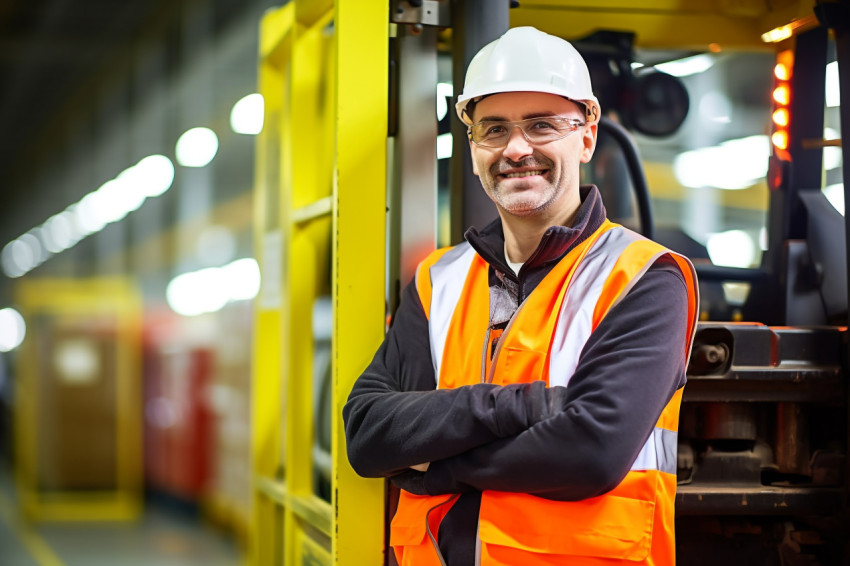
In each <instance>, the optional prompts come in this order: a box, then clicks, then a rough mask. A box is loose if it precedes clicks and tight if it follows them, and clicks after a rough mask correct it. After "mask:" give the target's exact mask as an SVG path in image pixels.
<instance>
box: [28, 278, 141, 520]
mask: <svg viewBox="0 0 850 566" xmlns="http://www.w3.org/2000/svg"><path fill="white" fill-rule="evenodd" d="M16 300H17V302H18V304H19V306H20V308H21V311H22V313H23V314H24V316H25V317H26V319H27V320H28V321H30V328H29V331H28V334H29V336H28V338H27V339H26V340H25V341H24V343H23V345H22V350H21V352H20V358H19V360H18V362H19V364H18V368H19V375H20V381H19V382H18V387H17V405H16V411H15V435H16V436H15V441H16V460H15V476H16V482H17V487H18V490H17V493H18V502H19V506H20V508H21V510H22V511H23V513H24V515H25V516H26V517H27V518H29V519H32V520H37V521H80V520H83V521H85V520H98V521H103V520H127V519H133V518H136V517H137V516H138V515H139V513H140V511H141V508H142V458H141V455H142V432H141V409H140V407H141V404H140V403H139V399H141V395H142V387H141V355H140V354H141V298H140V297H139V294H138V292H137V291H136V289H135V288H134V287H133V286H132V285H131V284H130V283H129V282H128V281H126V280H124V279H82V280H55V279H33V280H25V281H22V282H21V283H20V284H19V286H18V288H17V289H16Z"/></svg>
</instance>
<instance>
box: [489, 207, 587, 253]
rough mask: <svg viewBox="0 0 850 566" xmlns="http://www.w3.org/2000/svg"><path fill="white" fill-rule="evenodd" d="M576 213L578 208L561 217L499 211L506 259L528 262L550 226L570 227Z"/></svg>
mask: <svg viewBox="0 0 850 566" xmlns="http://www.w3.org/2000/svg"><path fill="white" fill-rule="evenodd" d="M577 212H578V208H576V209H574V210H570V211H569V212H567V213H564V214H561V215H552V214H536V215H533V216H514V215H512V214H509V213H506V212H504V211H502V210H500V211H499V215H500V216H501V218H502V229H503V230H504V232H505V251H506V252H507V255H508V259H509V260H510V261H512V262H517V263H519V262H522V263H525V262H526V261H528V258H530V257H531V254H533V253H534V250H536V249H537V246H539V245H540V240H541V239H542V238H543V234H545V233H546V230H548V229H549V228H550V227H551V226H571V225H572V223H573V220H575V216H576V213H577Z"/></svg>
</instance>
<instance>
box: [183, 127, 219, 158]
mask: <svg viewBox="0 0 850 566" xmlns="http://www.w3.org/2000/svg"><path fill="white" fill-rule="evenodd" d="M217 152H218V136H216V135H215V132H213V131H212V130H211V129H209V128H192V129H190V130H186V131H185V132H183V135H182V136H180V138H178V140H177V145H176V147H175V153H176V156H177V163H179V164H180V165H182V166H183V167H204V166H205V165H207V164H209V162H210V161H212V160H213V158H214V157H215V154H216V153H217Z"/></svg>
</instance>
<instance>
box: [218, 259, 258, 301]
mask: <svg viewBox="0 0 850 566" xmlns="http://www.w3.org/2000/svg"><path fill="white" fill-rule="evenodd" d="M221 271H222V275H223V276H224V283H225V285H226V286H227V289H228V298H229V300H230V301H247V300H250V299H253V298H254V297H256V296H257V293H259V292H260V266H259V265H258V264H257V261H256V260H255V259H253V258H244V259H237V260H236V261H234V262H231V263H229V264H227V265H225V266H224V267H222V268H221Z"/></svg>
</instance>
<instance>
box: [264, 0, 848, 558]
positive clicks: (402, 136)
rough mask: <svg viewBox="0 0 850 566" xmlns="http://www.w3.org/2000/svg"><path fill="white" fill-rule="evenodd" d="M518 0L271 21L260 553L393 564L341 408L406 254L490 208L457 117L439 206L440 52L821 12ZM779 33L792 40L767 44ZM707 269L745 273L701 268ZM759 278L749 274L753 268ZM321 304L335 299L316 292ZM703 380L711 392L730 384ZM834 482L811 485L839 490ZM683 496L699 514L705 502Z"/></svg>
mask: <svg viewBox="0 0 850 566" xmlns="http://www.w3.org/2000/svg"><path fill="white" fill-rule="evenodd" d="M510 4H514V3H512V2H508V0H504V1H501V0H469V1H466V2H449V1H448V0H436V1H427V0H425V1H417V2H413V1H411V0H361V1H358V2H354V1H350V0H337V1H336V2H335V3H334V2H331V1H328V0H325V1H322V0H292V1H290V2H289V3H287V4H286V5H285V6H283V7H282V8H279V9H276V10H273V11H270V12H269V13H267V14H266V16H265V17H264V18H263V21H262V24H261V45H260V91H261V93H262V94H263V96H264V99H265V105H266V106H265V127H264V130H263V132H262V134H261V136H260V138H259V142H258V148H257V149H258V154H257V155H258V157H257V169H256V190H255V207H256V209H255V218H256V235H255V243H256V250H257V257H258V261H259V262H260V266H261V270H262V273H263V283H262V290H261V292H260V295H259V297H258V300H257V304H256V322H255V333H256V339H255V353H254V368H253V384H252V390H253V392H252V401H253V407H252V418H253V422H252V430H253V435H252V436H253V447H252V453H253V464H252V465H253V472H254V506H255V509H254V522H253V525H252V541H251V543H252V544H251V563H252V564H255V565H258V566H267V565H268V566H273V565H286V566H292V565H295V564H305V565H306V564H309V565H330V564H334V565H343V566H355V565H361V564H370V565H372V564H387V563H392V561H393V559H392V557H391V556H390V555H389V554H388V553H387V550H386V541H385V522H386V519H387V514H388V511H387V509H386V508H387V506H388V504H387V503H386V501H389V500H390V497H389V496H388V495H389V492H388V491H387V488H386V486H385V482H383V481H380V480H366V479H362V478H359V477H357V476H356V475H355V474H354V473H353V471H352V470H351V468H350V466H349V464H348V462H347V458H346V453H345V446H344V434H343V429H342V422H341V411H342V407H343V405H344V403H345V400H346V397H347V395H348V392H349V391H350V389H351V386H352V384H353V382H354V380H355V379H356V378H357V376H358V375H359V373H360V372H361V371H362V370H363V369H364V368H365V366H366V365H367V364H368V362H369V360H370V359H371V356H372V355H373V353H374V351H375V350H376V348H377V346H378V345H379V343H380V341H381V340H382V338H383V334H384V330H385V324H386V317H387V315H389V314H391V313H392V311H393V308H394V306H395V304H396V301H397V297H398V289H399V286H400V285H404V284H406V283H407V282H408V281H409V279H410V276H411V274H412V271H413V266H414V265H415V263H416V261H417V260H418V259H419V258H421V257H422V255H424V253H426V252H428V251H429V250H430V249H433V248H434V246H436V245H437V243H438V240H439V243H440V245H444V244H447V243H449V241H451V242H456V241H458V240H459V238H460V235H461V233H462V230H463V228H464V227H465V226H468V225H470V224H476V223H477V222H478V221H480V220H481V219H482V218H483V216H486V215H487V214H490V213H491V212H489V211H490V209H487V208H486V207H485V206H484V204H482V203H483V200H482V194H481V191H480V190H478V189H477V188H476V187H478V184H477V181H476V179H475V178H474V177H473V176H472V174H471V170H470V165H469V160H468V156H466V157H465V154H466V147H465V146H466V143H467V142H466V137H465V133H464V127H463V125H462V124H460V123H459V122H458V121H457V120H453V122H452V126H451V127H452V131H453V133H454V136H453V137H454V142H453V144H454V145H453V154H454V156H455V157H454V159H453V161H452V173H451V178H452V181H451V190H450V195H449V197H448V199H447V202H448V206H447V207H445V209H444V210H447V211H448V214H446V215H445V216H443V215H438V214H437V209H438V207H437V201H438V198H437V197H438V195H437V169H436V166H435V163H436V154H435V145H436V140H437V133H438V132H437V123H436V122H437V121H436V120H435V119H434V118H433V116H434V114H433V112H434V108H435V105H436V102H437V101H436V96H435V92H434V91H435V86H436V82H437V70H436V69H437V52H438V50H439V49H442V50H443V51H444V52H445V51H446V50H450V51H451V53H452V58H453V63H454V69H453V79H454V84H455V88H457V86H458V85H459V84H460V82H461V79H462V75H463V70H464V68H465V66H466V63H467V62H468V60H469V59H470V58H471V56H472V54H473V53H474V52H475V51H477V49H478V48H479V47H480V46H481V45H483V43H484V42H486V41H489V40H490V39H492V38H494V37H496V36H498V35H499V34H500V33H501V32H502V31H504V29H506V28H507V27H508V26H520V25H535V26H537V27H539V28H540V29H542V30H544V31H546V32H549V33H552V34H556V35H559V36H561V37H565V38H567V39H575V38H581V37H585V36H587V35H588V34H590V33H591V32H593V31H594V30H596V29H615V30H625V31H628V32H633V33H634V34H635V36H636V38H637V40H636V41H637V45H639V46H641V47H650V48H657V49H676V50H680V51H681V50H693V51H694V52H708V51H722V50H724V49H743V50H759V51H768V52H770V51H773V50H775V49H776V50H778V49H777V48H776V46H774V45H773V44H768V43H765V42H764V41H763V39H762V34H763V33H765V32H767V31H769V30H772V29H774V28H778V27H781V26H782V25H784V24H789V23H790V27H788V28H787V31H788V32H789V37H790V36H791V35H792V34H794V33H799V32H801V31H803V30H806V29H811V28H813V27H817V25H818V23H817V19H816V18H815V17H814V16H813V15H812V6H811V4H810V3H806V2H798V1H796V0H788V1H784V2H782V1H781V2H763V1H760V0H744V1H736V2H727V1H721V0H689V1H685V0H658V1H649V0H647V1H642V2H632V1H625V0H622V1H617V0H605V1H601V2H581V1H567V0H535V1H534V2H519V3H518V4H519V7H515V9H512V10H509V5H510ZM788 42H793V38H792V39H790V40H787V41H786V43H784V44H779V46H778V47H779V48H783V49H784V48H786V47H787V43H788ZM447 45H450V46H451V47H449V48H447V47H446V46H447ZM820 80H821V81H822V78H821V79H820ZM448 112H449V114H451V112H452V109H451V108H449V109H448ZM846 153H847V152H846V151H845V155H846ZM668 175H669V174H668ZM845 178H846V174H845ZM777 194H782V191H778V192H776V193H774V195H773V196H771V197H770V198H771V200H772V202H771V207H773V208H774V209H776V210H782V207H783V206H788V205H787V203H786V204H783V203H782V202H773V201H774V200H776V195H777ZM789 194H790V193H789ZM765 200H767V199H766V198H765ZM772 222H773V221H772ZM773 228H775V229H776V230H775V237H776V238H779V239H780V240H781V238H783V237H787V234H788V232H789V230H790V231H791V232H792V233H793V229H790V228H789V227H788V226H787V223H786V224H782V225H781V226H779V227H778V228H777V226H773ZM437 234H440V235H441V236H440V237H439V238H438V236H437ZM780 245H781V244H780ZM777 257H778V256H777ZM767 269H768V271H770V266H768V268H767ZM772 273H773V274H776V272H772ZM715 276H716V277H719V278H724V277H730V278H732V279H734V278H735V277H744V276H743V275H742V274H741V272H732V271H723V272H722V273H713V272H712V273H709V274H708V277H709V278H711V277H715ZM762 276H766V275H765V273H762V272H758V273H756V275H754V276H753V279H752V281H753V284H756V283H758V282H759V281H762V279H759V277H762ZM747 277H749V276H747ZM328 304H330V305H331V308H330V311H328V310H327V309H326V308H321V307H322V305H325V306H327V305H328ZM323 328H324V330H323ZM786 340H787V339H786ZM328 357H329V359H328ZM733 365H734V364H733ZM728 369H729V368H728V367H727V368H726V370H728ZM733 369H734V368H733ZM710 371H711V370H709V373H710ZM724 371H725V370H724ZM328 380H329V381H328ZM694 381H695V383H696V385H695V386H694V388H695V389H694V390H695V391H697V392H702V395H703V398H702V400H704V401H706V400H707V401H718V400H723V399H721V398H722V395H720V394H717V393H711V392H710V391H709V392H708V393H706V391H707V390H706V389H705V388H702V389H701V388H700V385H699V383H700V380H699V378H695V380H694ZM833 385H835V383H833V382H830V386H833ZM759 391H760V393H759V394H761V395H762V397H761V399H762V400H764V401H771V400H772V397H770V395H771V394H770V393H765V392H763V391H761V390H759ZM747 394H748V393H746V392H744V394H743V395H744V396H746V395H747ZM712 395H714V396H715V397H716V398H715V397H712ZM718 395H720V396H719V397H718ZM686 401H687V399H686ZM724 402H725V400H724ZM326 423H330V424H329V429H328V428H327V427H328V425H327V424H326ZM845 424H846V423H845ZM325 429H327V430H325ZM325 437H327V438H325ZM323 439H324V440H323ZM684 492H685V494H686V495H687V494H689V493H690V494H694V493H696V491H694V490H691V491H688V490H687V489H685V490H684ZM840 492H841V489H837V490H836V489H832V490H831V491H823V492H821V494H822V495H825V496H826V497H828V498H833V499H835V497H834V495H835V494H838V493H840ZM700 493H701V492H700ZM748 493H749V492H748ZM795 493H797V492H795ZM721 495H724V496H725V495H728V494H725V493H724V494H721ZM695 497H696V496H695ZM803 499H805V497H804V498H803ZM821 499H823V498H821ZM700 500H701V497H700ZM780 500H781V497H780V498H778V499H776V501H780ZM744 501H745V503H744V504H746V496H745V497H744ZM772 501H773V500H770V501H768V500H767V499H766V500H765V502H760V503H764V504H765V505H767V506H770V505H773V503H772ZM819 501H820V500H819ZM824 501H825V500H824ZM711 502H712V503H711V504H712V505H714V504H716V505H717V506H718V507H717V508H716V510H715V511H711V510H707V511H705V512H704V513H705V514H706V515H708V516H709V520H712V517H711V515H712V513H714V514H721V511H720V509H726V508H729V504H728V502H727V501H725V500H721V499H720V498H716V499H712V500H711ZM679 503H681V501H679ZM686 503H690V505H691V507H690V508H689V509H690V511H691V512H693V511H694V509H695V507H694V505H696V506H697V507H699V505H701V504H700V503H696V504H694V503H692V502H691V499H688V500H687V502H686ZM792 504H794V503H793V502H792ZM724 505H725V506H726V507H724ZM832 511H834V509H832ZM832 511H830V512H832ZM699 512H702V511H699V509H697V513H699ZM746 512H747V511H746V510H741V509H738V510H737V511H735V513H739V514H745V513H746ZM717 528H718V529H721V528H722V527H720V526H718V527H717ZM734 528H736V529H744V531H746V529H745V528H744V527H740V526H736V527H734ZM744 531H741V532H744ZM735 532H738V531H735ZM732 534H734V532H733V533H732ZM730 536H731V535H730ZM789 536H790V535H789ZM684 563H687V562H684ZM694 563H695V562H694Z"/></svg>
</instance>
